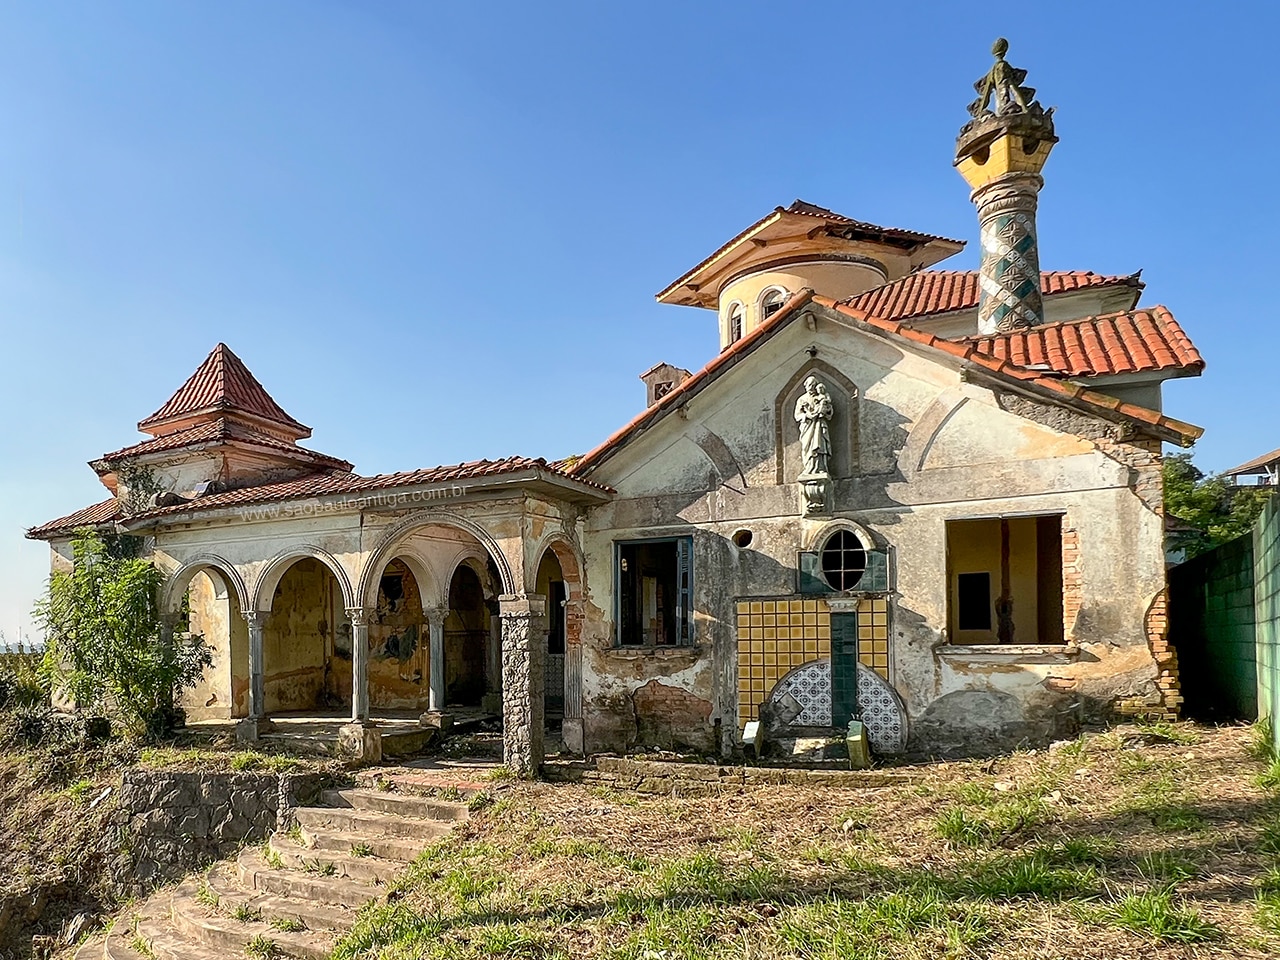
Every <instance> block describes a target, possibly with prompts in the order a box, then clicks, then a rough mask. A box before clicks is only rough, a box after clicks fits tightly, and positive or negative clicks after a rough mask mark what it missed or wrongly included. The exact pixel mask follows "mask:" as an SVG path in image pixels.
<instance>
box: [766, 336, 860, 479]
mask: <svg viewBox="0 0 1280 960" xmlns="http://www.w3.org/2000/svg"><path fill="white" fill-rule="evenodd" d="M809 376H817V377H819V378H820V379H823V380H825V381H826V382H827V383H828V385H829V386H830V387H831V388H833V389H834V390H836V391H837V392H838V393H840V394H842V395H843V402H841V397H833V398H832V399H833V400H834V401H835V408H836V411H835V417H834V418H833V420H832V424H831V441H832V442H831V447H832V450H831V453H832V457H831V475H832V477H833V478H836V479H839V478H842V477H851V476H854V475H855V474H857V472H858V467H859V460H860V451H859V444H860V438H859V437H860V435H859V430H858V407H859V403H858V399H859V397H860V391H859V390H858V385H857V384H856V383H854V382H853V381H852V380H850V379H849V378H848V377H846V376H845V375H844V374H843V373H841V372H840V371H839V370H837V369H836V368H835V367H833V366H832V365H831V364H829V363H827V362H826V361H825V360H819V359H818V358H817V357H813V358H811V359H810V360H809V361H808V362H807V363H805V364H804V365H803V366H801V367H800V369H799V370H797V371H796V372H795V374H793V375H792V377H791V379H790V380H788V381H787V384H786V386H784V387H783V388H782V390H781V391H779V393H778V396H777V397H776V398H775V399H774V402H773V428H774V444H773V447H774V459H775V479H776V481H777V483H779V484H783V483H788V482H790V481H791V480H794V479H795V478H796V477H797V476H798V475H799V474H800V463H799V460H798V459H796V458H792V459H793V460H795V462H792V463H788V461H787V449H788V447H792V446H796V445H798V444H799V442H800V428H799V427H798V426H797V425H796V422H795V417H794V415H793V411H794V410H795V404H796V400H797V399H798V398H799V396H800V391H801V390H802V389H803V387H804V381H805V378H807V377H809Z"/></svg>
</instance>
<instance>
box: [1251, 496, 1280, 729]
mask: <svg viewBox="0 0 1280 960" xmlns="http://www.w3.org/2000/svg"><path fill="white" fill-rule="evenodd" d="M1251 539H1252V541H1253V604H1254V619H1255V621H1256V641H1255V642H1256V651H1257V653H1256V659H1257V676H1258V687H1257V690H1258V693H1257V700H1258V715H1259V716H1260V717H1270V718H1271V720H1272V723H1271V730H1272V736H1273V738H1275V746H1276V747H1277V749H1280V498H1278V497H1272V498H1271V499H1270V500H1268V501H1267V503H1266V506H1265V507H1264V508H1263V510H1262V516H1260V517H1259V518H1258V522H1257V524H1256V525H1255V526H1254V528H1253V533H1252V537H1251Z"/></svg>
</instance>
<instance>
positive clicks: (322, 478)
mask: <svg viewBox="0 0 1280 960" xmlns="http://www.w3.org/2000/svg"><path fill="white" fill-rule="evenodd" d="M526 472H541V473H549V474H554V475H557V476H561V477H564V478H566V479H568V480H572V481H573V482H574V483H579V484H582V485H583V486H588V487H592V488H594V489H596V490H599V491H601V492H603V493H612V492H613V490H612V488H610V487H607V486H605V485H604V484H602V483H597V482H596V481H594V480H588V479H586V478H585V477H579V476H574V475H573V474H571V473H570V472H569V471H568V470H565V469H563V468H560V467H557V466H556V465H554V464H550V463H548V462H547V461H546V460H544V459H542V458H540V457H539V458H531V457H506V458H505V459H502V460H472V461H469V462H467V463H458V464H453V465H450V466H441V467H432V468H430V469H427V470H409V471H405V472H402V473H381V474H378V475H377V476H373V477H361V476H358V475H357V474H354V473H343V472H338V471H329V472H323V473H313V474H310V475H309V476H305V477H299V478H297V479H295V480H285V481H281V482H280V483H269V484H263V485H261V486H256V487H241V488H238V489H236V490H226V491H224V492H222V493H210V494H206V495H205V496H202V497H197V498H196V499H194V500H191V501H189V502H187V503H179V504H175V505H173V506H166V507H157V508H155V509H153V510H147V511H144V512H140V513H135V514H133V515H131V516H130V517H129V518H128V520H129V521H130V522H133V521H138V520H148V519H152V518H155V517H164V516H170V515H173V514H181V513H196V512H202V511H206V510H217V509H219V508H221V507H242V506H249V505H253V504H265V503H279V502H282V501H287V500H304V499H310V498H312V497H325V496H332V495H335V494H352V495H372V494H377V493H378V492H379V491H382V490H394V489H398V488H403V487H411V486H418V485H426V484H433V483H454V482H457V481H460V480H477V479H480V478H483V477H495V476H502V475H503V474H515V473H526ZM115 502H116V501H115V500H110V501H107V503H109V504H112V505H114V504H115ZM107 503H100V504H96V505H95V506H93V507H86V508H85V509H84V510H81V511H79V512H77V513H73V514H71V515H70V516H69V517H62V518H61V519H59V520H52V521H50V522H49V523H45V524H41V525H40V526H38V527H32V528H31V529H30V530H28V531H27V536H28V537H30V538H31V539H34V540H41V539H48V538H49V537H50V536H51V535H54V534H56V533H57V532H63V531H69V530H71V529H74V528H75V527H77V526H84V525H85V524H87V523H93V522H100V521H95V520H86V519H85V516H88V515H90V514H93V515H95V516H96V515H97V514H96V513H94V512H95V511H102V510H104V509H105V508H106V506H107ZM114 516H117V517H118V516H119V514H118V513H116V514H114ZM106 519H110V518H109V517H108V518H106Z"/></svg>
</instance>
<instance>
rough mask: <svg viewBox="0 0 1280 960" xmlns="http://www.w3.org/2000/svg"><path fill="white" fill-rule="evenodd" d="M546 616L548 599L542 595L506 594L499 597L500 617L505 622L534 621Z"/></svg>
mask: <svg viewBox="0 0 1280 960" xmlns="http://www.w3.org/2000/svg"><path fill="white" fill-rule="evenodd" d="M546 615H547V598H546V597H544V596H543V595H542V594H540V593H504V594H503V595H502V596H500V597H498V616H500V617H502V619H504V620H508V619H511V620H521V619H528V620H532V619H536V618H538V617H545V616H546Z"/></svg>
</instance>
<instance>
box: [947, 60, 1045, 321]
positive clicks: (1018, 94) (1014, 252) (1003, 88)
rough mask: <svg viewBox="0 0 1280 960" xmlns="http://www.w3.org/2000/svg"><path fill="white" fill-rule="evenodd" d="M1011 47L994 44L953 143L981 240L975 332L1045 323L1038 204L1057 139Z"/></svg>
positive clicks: (956, 162) (956, 163)
mask: <svg viewBox="0 0 1280 960" xmlns="http://www.w3.org/2000/svg"><path fill="white" fill-rule="evenodd" d="M1008 50H1009V42H1008V41H1007V40H1005V39H1004V38H1001V39H999V40H997V41H996V42H995V44H994V45H993V46H992V47H991V53H992V54H993V55H994V56H995V58H996V62H995V63H994V64H992V66H991V69H990V70H989V71H987V74H986V76H984V77H983V78H982V79H981V80H978V81H977V82H976V83H975V84H974V87H975V88H976V89H977V91H978V99H977V100H975V101H973V103H971V104H969V115H970V116H971V117H972V118H973V119H971V120H970V121H969V122H968V123H966V124H965V125H964V127H963V128H961V130H960V136H959V137H957V138H956V159H955V166H956V168H957V169H958V170H959V171H960V175H961V176H962V177H964V179H965V180H966V182H968V184H969V186H970V187H972V188H973V192H972V193H971V194H970V195H969V199H970V200H972V201H973V203H974V205H975V206H977V208H978V222H979V224H980V227H981V236H982V267H981V270H980V277H979V281H978V284H979V301H978V332H979V333H980V334H993V333H1004V332H1008V331H1010V330H1019V329H1023V328H1026V327H1033V326H1035V325H1037V324H1040V323H1043V322H1044V304H1043V302H1042V300H1041V294H1040V250H1039V246H1038V244H1037V239H1036V200H1037V198H1038V196H1039V194H1040V188H1041V187H1042V186H1044V179H1043V178H1042V177H1041V176H1040V171H1041V170H1042V169H1043V167H1044V162H1045V161H1046V160H1047V159H1048V158H1049V151H1050V150H1052V149H1053V145H1054V144H1055V143H1057V142H1058V138H1057V137H1056V136H1055V135H1054V132H1053V108H1052V107H1050V108H1049V109H1048V110H1045V109H1044V108H1042V107H1041V106H1040V104H1039V103H1038V102H1037V101H1036V99H1035V95H1036V92H1035V90H1034V89H1033V88H1031V87H1024V86H1023V85H1022V82H1023V81H1024V80H1026V78H1027V71H1025V70H1019V69H1018V68H1017V67H1014V66H1010V64H1009V63H1008V62H1007V61H1006V60H1005V59H1004V55H1005V53H1007V52H1008Z"/></svg>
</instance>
